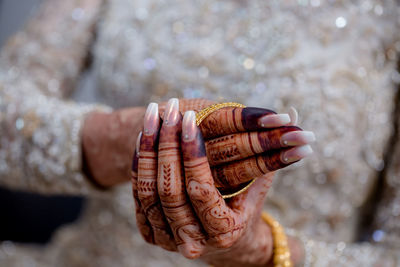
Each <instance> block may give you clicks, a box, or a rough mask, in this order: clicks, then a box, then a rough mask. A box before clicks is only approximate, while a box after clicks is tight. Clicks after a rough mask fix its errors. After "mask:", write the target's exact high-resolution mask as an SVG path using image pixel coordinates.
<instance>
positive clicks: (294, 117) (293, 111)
mask: <svg viewBox="0 0 400 267" xmlns="http://www.w3.org/2000/svg"><path fill="white" fill-rule="evenodd" d="M289 117H290V125H297V122H298V119H299V113H298V112H297V110H296V109H295V108H294V107H290V109H289Z"/></svg>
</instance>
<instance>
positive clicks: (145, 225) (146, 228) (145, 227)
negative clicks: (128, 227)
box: [131, 137, 154, 244]
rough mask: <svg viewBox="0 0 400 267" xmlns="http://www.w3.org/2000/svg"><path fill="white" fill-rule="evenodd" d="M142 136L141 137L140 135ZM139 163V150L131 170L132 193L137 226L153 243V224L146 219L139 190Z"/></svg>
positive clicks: (143, 235)
mask: <svg viewBox="0 0 400 267" xmlns="http://www.w3.org/2000/svg"><path fill="white" fill-rule="evenodd" d="M139 138H140V137H139ZM138 164H139V158H138V156H137V151H136V150H135V153H134V155H133V160H132V170H131V182H132V194H133V199H134V202H135V210H136V213H135V214H136V224H137V227H138V229H139V231H140V233H141V235H142V237H143V239H144V240H145V241H146V242H148V243H151V244H154V237H153V231H152V230H151V226H150V224H149V222H148V221H147V219H146V215H145V214H144V210H143V208H142V206H141V203H140V200H139V195H138V191H137V179H138Z"/></svg>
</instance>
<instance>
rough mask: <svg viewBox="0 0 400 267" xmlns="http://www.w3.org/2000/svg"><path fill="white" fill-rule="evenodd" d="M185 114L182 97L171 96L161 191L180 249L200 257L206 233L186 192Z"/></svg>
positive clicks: (163, 142) (161, 140) (164, 126)
mask: <svg viewBox="0 0 400 267" xmlns="http://www.w3.org/2000/svg"><path fill="white" fill-rule="evenodd" d="M181 127H182V115H181V114H180V113H179V101H178V99H176V98H173V99H171V100H170V101H169V102H168V104H167V106H166V111H165V115H164V122H163V124H162V127H161V131H160V138H159V146H158V180H157V186H158V193H159V196H160V200H161V205H162V208H163V211H164V214H165V217H166V218H167V221H168V223H169V226H170V228H171V230H172V233H173V235H174V238H175V243H176V245H177V248H178V250H179V252H180V253H181V254H182V255H184V256H185V257H187V258H191V259H193V258H198V257H199V256H200V255H201V254H202V252H203V250H204V247H205V236H204V234H203V233H202V229H201V225H200V222H199V221H198V219H197V218H196V216H195V214H194V211H193V209H192V207H191V204H190V202H189V199H188V198H187V196H186V192H185V181H184V175H183V173H182V171H183V170H182V167H183V166H182V157H181V153H180V136H181Z"/></svg>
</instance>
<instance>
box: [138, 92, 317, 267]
mask: <svg viewBox="0 0 400 267" xmlns="http://www.w3.org/2000/svg"><path fill="white" fill-rule="evenodd" d="M211 104H213V102H211V101H207V100H204V99H191V100H190V99H182V100H178V99H176V98H173V99H170V100H169V101H168V103H164V104H161V105H160V106H159V105H157V104H156V103H151V104H150V105H149V106H148V108H147V110H146V112H145V115H144V119H143V130H142V132H141V133H140V134H139V135H138V138H137V141H136V149H135V152H134V157H133V163H132V171H131V180H132V188H133V196H134V201H135V205H136V220H137V225H138V228H139V230H140V232H141V234H142V236H143V238H144V239H145V240H146V241H147V242H149V243H152V244H155V245H158V246H160V247H162V248H164V249H167V250H170V251H179V252H180V253H181V254H182V255H184V256H185V257H187V258H201V259H203V260H205V261H206V262H208V263H211V264H213V265H214V266H266V265H268V264H272V254H273V251H272V249H273V240H272V236H271V231H270V229H269V226H268V225H267V224H266V223H265V222H263V221H262V220H261V217H260V213H261V210H262V207H263V202H264V199H265V196H266V194H267V191H268V189H269V187H270V185H271V182H272V178H273V175H274V171H276V170H278V169H280V168H283V167H285V166H288V165H290V164H292V163H294V162H296V161H299V160H300V159H302V158H304V157H306V156H308V155H310V154H311V153H312V149H311V147H310V146H309V143H310V142H312V141H314V140H315V137H314V134H313V133H312V132H307V131H303V130H301V129H300V128H299V127H297V126H295V125H296V124H297V112H296V111H295V110H291V112H289V114H290V115H289V114H276V113H275V112H273V111H271V110H268V109H263V108H253V107H246V108H241V107H236V108H235V107H226V108H222V109H219V110H217V111H215V112H213V113H211V114H210V115H209V116H208V117H206V118H205V119H204V120H203V121H202V123H201V124H200V126H197V124H196V114H195V111H199V110H201V109H203V108H205V107H207V106H210V105H211ZM254 178H257V179H256V181H255V182H254V183H253V184H252V185H251V186H250V187H249V188H248V190H246V191H245V192H244V193H242V194H240V195H238V196H235V197H233V198H230V199H223V198H222V195H221V193H220V191H221V192H223V191H226V190H228V191H232V190H235V188H240V186H241V185H242V184H244V183H246V182H249V181H251V180H253V179H254ZM294 243H295V242H294ZM294 243H293V244H292V242H291V241H290V240H289V244H290V246H291V250H293V252H292V259H293V260H294V261H295V260H296V259H295V258H296V255H297V254H299V253H297V252H296V248H295V244H294ZM300 254H301V253H300Z"/></svg>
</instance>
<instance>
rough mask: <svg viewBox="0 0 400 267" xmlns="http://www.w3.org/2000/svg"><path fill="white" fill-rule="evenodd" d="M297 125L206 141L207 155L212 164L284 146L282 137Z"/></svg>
mask: <svg viewBox="0 0 400 267" xmlns="http://www.w3.org/2000/svg"><path fill="white" fill-rule="evenodd" d="M299 130H301V129H300V128H299V127H296V126H284V127H279V128H276V129H271V130H266V131H263V132H245V133H238V134H231V135H227V136H222V137H218V138H215V139H212V140H208V141H206V148H207V149H206V150H207V157H208V160H209V161H210V165H211V166H216V165H219V164H223V163H227V162H231V161H235V160H240V159H244V158H247V157H250V156H254V155H255V154H260V153H264V152H267V151H270V150H274V149H279V148H281V147H282V144H281V137H282V135H283V134H285V133H288V132H291V131H299Z"/></svg>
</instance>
